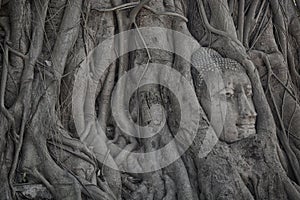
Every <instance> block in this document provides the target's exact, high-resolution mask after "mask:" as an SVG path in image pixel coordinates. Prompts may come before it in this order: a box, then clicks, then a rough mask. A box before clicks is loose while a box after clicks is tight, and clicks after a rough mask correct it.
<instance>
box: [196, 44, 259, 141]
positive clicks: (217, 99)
mask: <svg viewBox="0 0 300 200" xmlns="http://www.w3.org/2000/svg"><path fill="white" fill-rule="evenodd" d="M199 51H200V53H199V52H198V53H197V52H196V55H195V56H196V57H197V58H192V63H193V59H194V63H196V64H193V65H194V67H195V68H198V69H197V70H198V71H199V72H200V74H199V75H200V77H201V76H202V77H205V76H206V78H205V84H204V83H200V84H198V87H199V88H201V89H200V92H198V93H200V95H198V96H199V99H200V102H201V105H202V107H203V109H204V111H205V113H206V114H207V116H208V118H209V120H210V121H213V120H212V118H213V117H215V116H217V117H216V118H219V115H222V113H223V114H224V113H225V116H223V117H220V118H219V119H217V120H215V122H217V123H212V126H213V128H214V129H215V130H216V127H214V126H220V123H223V130H222V132H221V135H220V140H222V141H225V142H227V143H233V142H236V141H238V140H241V139H243V138H247V137H250V136H252V135H254V134H255V133H256V130H255V122H256V116H257V114H256V112H255V108H254V104H253V100H252V96H253V93H252V86H251V82H250V79H249V78H248V76H247V74H246V72H245V70H244V69H243V67H242V66H241V65H240V64H239V63H237V62H236V61H233V60H230V59H227V58H223V57H222V56H220V55H219V54H218V53H217V52H215V51H213V50H210V49H209V50H206V49H201V50H199ZM200 57H202V58H201V59H200ZM197 59H198V60H197ZM216 72H218V74H219V77H217V78H216V76H214V74H216ZM201 73H202V74H201ZM219 79H222V80H221V81H219ZM207 81H210V83H207ZM218 81H219V82H222V84H218V83H216V82H218ZM196 85H197V83H196ZM208 91H209V92H208ZM218 105H223V107H224V106H226V112H222V111H221V112H219V111H218V109H214V108H213V106H218ZM221 107H222V106H221ZM220 110H221V109H220ZM212 112H218V113H212ZM218 120H219V121H218ZM218 123H219V124H218Z"/></svg>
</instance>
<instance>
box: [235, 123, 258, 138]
mask: <svg viewBox="0 0 300 200" xmlns="http://www.w3.org/2000/svg"><path fill="white" fill-rule="evenodd" d="M237 130H238V133H239V138H240V139H243V138H248V137H250V136H253V135H255V134H256V130H255V125H247V126H246V125H244V126H239V127H237Z"/></svg>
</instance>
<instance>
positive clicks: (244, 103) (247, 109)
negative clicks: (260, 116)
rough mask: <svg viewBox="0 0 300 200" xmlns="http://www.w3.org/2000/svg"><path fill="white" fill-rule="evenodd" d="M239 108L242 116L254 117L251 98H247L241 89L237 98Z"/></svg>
mask: <svg viewBox="0 0 300 200" xmlns="http://www.w3.org/2000/svg"><path fill="white" fill-rule="evenodd" d="M239 110H240V116H241V117H242V118H254V119H255V118H256V116H257V113H256V112H255V110H254V106H253V104H252V103H251V100H250V99H248V97H247V95H246V94H245V92H244V91H243V92H242V93H241V95H240V98H239Z"/></svg>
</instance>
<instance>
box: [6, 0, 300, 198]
mask: <svg viewBox="0 0 300 200" xmlns="http://www.w3.org/2000/svg"><path fill="white" fill-rule="evenodd" d="M299 8H300V2H299V0H297V1H293V0H140V1H136V0H10V1H7V0H3V1H0V63H1V64H0V75H1V76H0V77H1V79H0V84H1V85H0V200H2V199H3V200H7V199H13V200H15V199H58V200H69V199H70V200H81V199H83V200H84V199H93V200H96V199H99V200H100V199H101V200H102V199H105V200H119V199H126V200H129V199H130V200H186V199H188V200H198V199H201V200H202V199H203V200H213V199H218V200H221V199H222V200H225V199H228V200H230V199H249V200H251V199H271V200H272V199H282V200H285V199H292V200H297V199H300V102H299V97H300V96H299V94H300V93H299V88H300V74H299V73H300V19H299V14H300V10H299ZM147 27H156V28H157V27H160V28H164V29H169V30H173V31H176V32H178V33H179V34H183V35H185V36H186V37H189V38H194V40H193V41H194V44H182V41H180V40H178V38H177V37H176V34H175V33H174V34H173V35H171V36H170V35H169V34H164V33H163V34H159V36H155V37H152V36H151V35H147V32H142V31H139V29H142V28H147ZM131 29H137V30H138V31H137V33H138V34H137V35H134V36H132V37H127V35H126V34H125V33H124V31H128V30H131ZM116 34H119V36H118V37H117V38H118V39H114V40H111V41H112V42H111V48H108V49H101V48H100V49H99V48H98V49H97V47H99V45H100V44H102V43H103V42H104V41H107V40H108V39H109V38H111V37H113V36H114V35H116ZM149 38H150V39H149ZM126 40H128V41H129V42H128V43H124V41H126ZM131 44H139V45H141V46H142V47H141V48H140V49H138V50H134V51H130V52H128V49H131V48H132V47H131V46H130V45H131ZM156 46H164V47H165V49H169V50H170V51H165V50H161V49H155V48H151V47H156ZM202 47H205V48H210V49H213V50H214V51H216V52H218V54H220V55H221V56H222V57H223V58H226V59H228V61H229V62H228V63H233V62H237V63H238V64H240V65H241V66H242V67H243V69H245V71H246V73H247V75H248V77H249V80H250V81H251V84H252V90H253V97H252V99H253V103H254V107H255V110H256V112H257V120H256V126H255V129H256V134H255V137H249V138H245V139H242V140H240V141H237V142H234V143H228V142H225V141H222V140H220V141H218V142H217V144H216V145H215V146H214V148H213V149H212V150H211V151H210V152H209V153H208V154H207V155H206V156H204V157H203V156H201V154H199V152H201V151H203V150H201V148H202V145H203V144H202V143H203V138H204V137H205V135H214V134H215V132H216V131H215V130H213V129H212V128H211V126H210V121H209V116H208V115H207V113H206V112H205V111H204V109H203V105H202V104H201V100H200V99H201V98H203V97H206V96H205V95H208V94H206V93H203V91H202V90H201V88H200V86H199V83H200V82H201V80H200V76H199V74H197V71H196V70H195V66H192V65H191V59H190V57H188V58H184V57H182V56H179V55H178V54H176V53H173V52H182V53H183V54H184V55H190V56H192V55H193V52H194V51H195V50H196V48H202ZM103 51H105V53H106V54H104V55H119V56H118V58H117V59H116V60H109V59H110V57H109V56H108V57H105V56H99V55H100V54H101V53H102V52H103ZM124 52H125V53H124ZM87 58H88V59H87ZM103 61H104V63H108V64H109V67H108V68H107V69H106V70H105V71H103V72H101V73H99V71H97V67H98V66H99V65H100V63H103ZM152 63H159V64H163V65H164V66H167V67H169V68H172V69H174V70H176V71H177V72H178V73H179V74H180V75H181V78H179V79H177V78H176V76H172V75H170V74H167V73H160V74H158V75H157V76H156V77H152V79H155V80H157V81H162V80H168V82H170V83H173V84H174V85H175V87H177V88H181V87H182V86H183V85H184V84H185V83H186V82H187V83H189V84H190V85H191V86H192V94H190V95H188V96H184V95H183V94H185V93H184V92H186V91H181V92H180V95H179V96H181V97H182V98H181V99H180V98H179V99H178V94H174V93H172V91H171V90H170V89H169V88H167V87H166V86H163V85H159V84H147V85H143V86H140V83H141V81H142V79H143V78H144V77H147V76H149V74H148V72H149V71H151V67H152V65H151V64H152ZM149 68H150V69H149ZM134 69H143V73H142V74H141V75H140V76H139V77H136V76H130V77H129V78H128V80H126V81H128V82H129V81H131V82H133V83H135V84H136V85H137V86H138V87H137V88H136V90H135V92H134V93H133V95H132V96H131V98H130V102H129V106H128V110H126V112H128V113H129V115H130V116H131V118H132V121H133V122H134V123H135V124H137V125H140V126H142V127H146V126H148V127H150V128H152V129H155V128H156V126H157V123H161V119H160V118H161V117H162V116H163V118H165V121H166V123H165V125H164V126H163V129H161V131H160V132H158V134H156V135H155V136H152V137H148V138H139V137H134V136H132V135H128V134H127V133H125V131H124V130H123V129H122V128H121V127H119V126H118V123H121V124H123V126H124V127H127V128H128V129H130V130H131V132H132V133H133V134H135V135H136V136H139V135H141V134H143V133H141V130H140V129H139V128H136V127H135V126H131V125H129V124H126V121H125V120H124V121H121V122H117V121H116V120H115V119H114V116H113V111H112V110H113V108H112V107H111V101H112V100H114V99H113V98H112V97H113V92H117V93H118V94H120V95H117V100H118V101H120V102H122V103H126V102H123V100H124V99H122V98H123V96H124V95H126V87H125V85H118V84H117V82H118V80H119V79H121V77H122V76H123V75H126V74H129V73H127V72H129V71H130V70H134ZM193 96H195V97H198V99H197V105H196V106H195V107H193V105H190V104H189V105H187V106H186V107H180V102H181V101H185V100H186V99H191V98H192V97H193ZM158 105H161V106H158ZM161 108H163V109H162V110H163V111H161ZM155 109H156V110H155ZM181 109H187V110H188V113H190V116H186V115H181V113H182V112H181ZM197 109H198V110H197ZM196 110H197V111H199V115H200V116H199V120H198V121H197V125H199V128H198V129H197V131H196V134H195V138H193V141H192V144H191V145H190V146H189V148H188V149H187V151H185V152H184V153H183V149H184V147H183V146H184V143H185V142H186V141H187V140H188V138H180V139H179V140H178V141H176V142H175V143H174V144H173V146H171V147H170V148H171V149H172V152H173V153H174V154H175V155H178V154H180V155H181V156H180V157H179V158H178V159H176V160H175V161H174V162H172V163H171V164H170V165H168V166H165V167H163V168H161V169H159V170H155V171H151V172H148V171H147V170H146V169H150V168H154V167H155V166H156V164H158V163H160V162H161V161H162V160H168V159H169V158H170V155H169V154H166V153H165V154H159V155H155V156H153V157H151V161H152V162H148V161H147V159H148V158H147V157H144V158H143V160H138V159H136V158H135V157H134V153H147V152H155V151H158V150H159V149H161V148H163V147H165V146H166V145H168V144H169V143H170V141H172V139H174V138H175V137H176V136H177V135H179V134H178V133H179V132H180V131H183V132H189V131H190V129H187V130H181V128H180V123H181V120H182V118H187V119H189V117H190V118H191V116H193V115H194V113H195V112H196ZM122 112H123V111H120V115H121V114H122ZM124 112H125V111H124ZM162 113H163V114H162ZM190 120H191V121H192V120H194V119H190ZM181 143H183V144H181ZM121 150H126V151H121ZM109 166H110V167H109ZM125 168H130V169H132V170H133V171H147V172H146V173H131V172H124V171H122V170H123V169H125Z"/></svg>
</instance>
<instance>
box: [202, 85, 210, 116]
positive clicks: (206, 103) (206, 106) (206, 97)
mask: <svg viewBox="0 0 300 200" xmlns="http://www.w3.org/2000/svg"><path fill="white" fill-rule="evenodd" d="M199 100H200V104H201V107H202V108H203V110H204V112H205V114H206V116H207V118H208V120H211V119H210V118H211V110H212V108H211V106H212V102H211V101H212V100H211V95H210V93H209V91H208V88H207V85H206V84H205V83H204V84H203V85H202V86H201V87H200V92H199Z"/></svg>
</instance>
